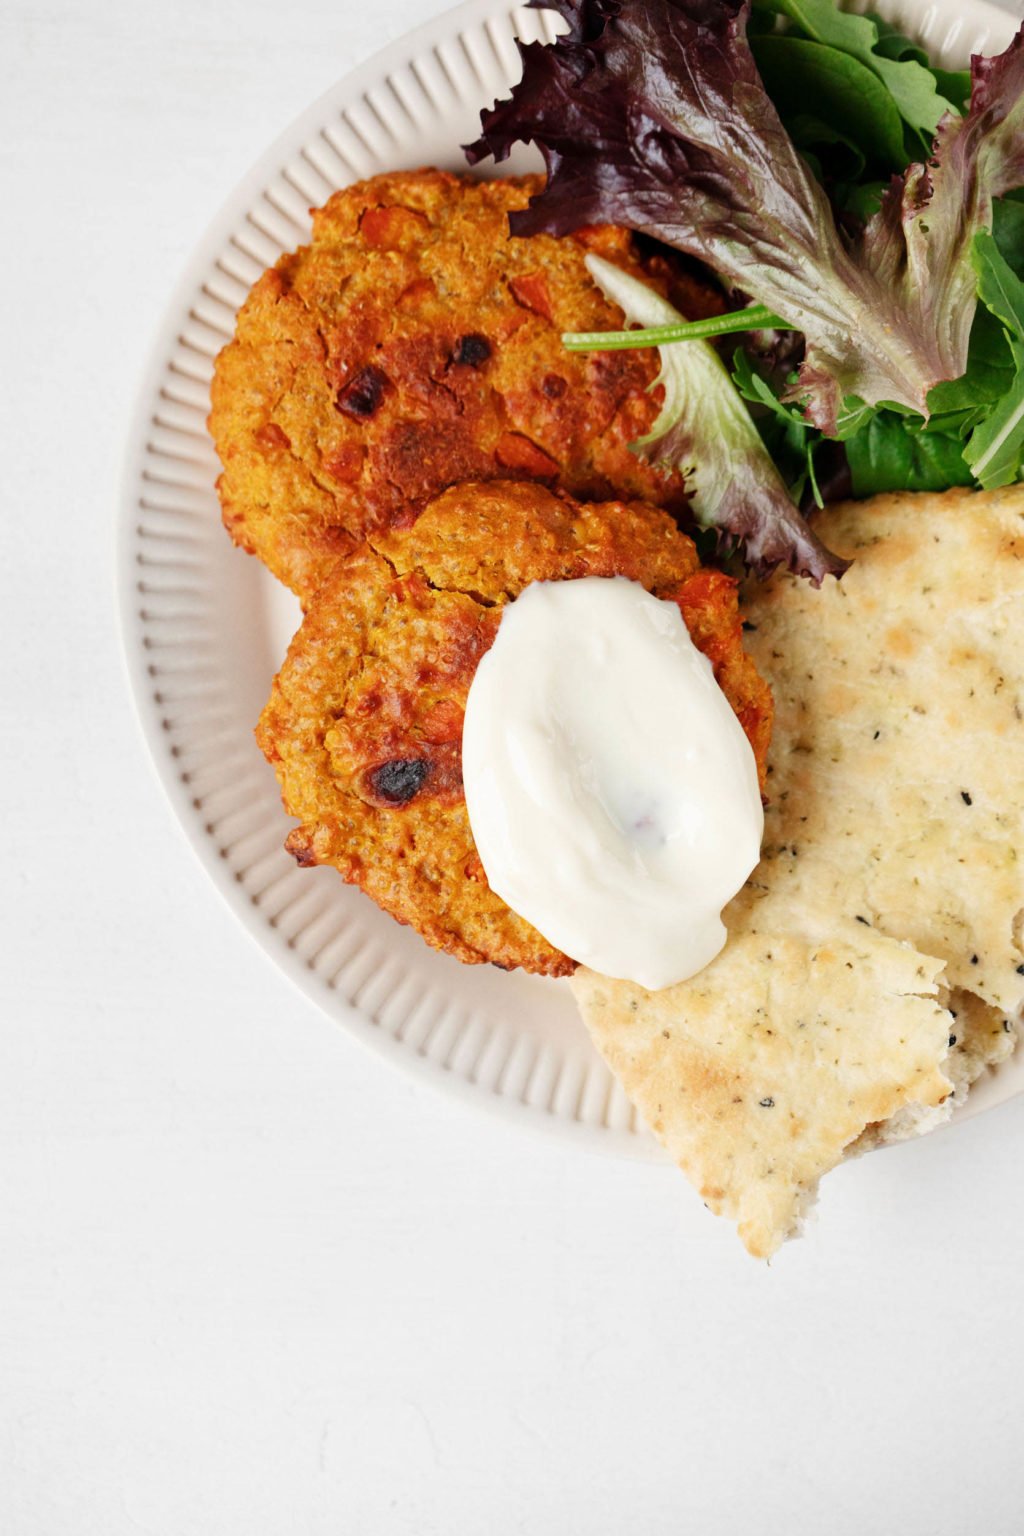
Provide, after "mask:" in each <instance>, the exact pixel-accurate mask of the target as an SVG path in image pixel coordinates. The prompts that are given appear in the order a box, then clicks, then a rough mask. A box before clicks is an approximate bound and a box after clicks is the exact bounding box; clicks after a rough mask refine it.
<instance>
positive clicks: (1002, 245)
mask: <svg viewBox="0 0 1024 1536" xmlns="http://www.w3.org/2000/svg"><path fill="white" fill-rule="evenodd" d="M992 236H993V238H994V240H995V242H996V245H998V247H999V254H1000V255H1001V256H1002V258H1003V260H1004V261H1006V262H1008V263H1009V264H1010V266H1011V267H1012V268H1013V270H1014V272H1016V274H1017V276H1018V277H1024V201H1022V199H1021V194H1020V193H1019V192H1010V193H1008V194H1007V196H1006V197H999V198H997V199H996V201H995V203H994V205H993V208H992Z"/></svg>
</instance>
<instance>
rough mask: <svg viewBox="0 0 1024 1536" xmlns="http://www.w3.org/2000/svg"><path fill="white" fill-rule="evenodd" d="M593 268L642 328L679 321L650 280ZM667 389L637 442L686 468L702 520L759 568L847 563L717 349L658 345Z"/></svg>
mask: <svg viewBox="0 0 1024 1536" xmlns="http://www.w3.org/2000/svg"><path fill="white" fill-rule="evenodd" d="M586 262H587V267H588V268H589V270H590V274H591V276H592V277H593V278H594V281H595V282H596V283H597V285H598V287H599V288H600V289H601V291H602V292H603V293H604V295H605V297H606V298H608V299H610V300H611V302H612V303H614V304H617V305H618V306H619V308H620V309H622V310H623V311H624V313H625V315H626V319H627V320H628V321H630V322H632V323H634V324H637V325H643V326H656V325H672V324H674V323H676V322H678V321H680V320H681V319H682V316H681V315H680V314H679V311H678V310H676V309H674V308H673V307H672V305H671V304H669V303H668V302H667V300H665V299H663V298H662V297H661V296H660V294H657V293H655V292H654V291H653V289H651V288H648V286H647V285H646V283H642V282H640V281H639V280H638V279H637V278H635V277H632V276H631V275H630V274H629V273H627V272H623V271H622V269H621V267H617V266H615V265H614V264H613V263H612V262H609V261H605V260H604V259H603V258H602V257H600V256H588V257H587V258H586ZM658 350H659V355H660V358H661V372H660V374H659V376H658V380H657V383H658V384H660V385H661V387H662V389H663V390H664V396H665V398H664V402H663V404H662V407H661V411H660V412H659V414H658V418H657V420H656V421H655V423H654V426H653V427H652V428H651V430H650V432H648V433H647V435H646V436H645V437H642V438H640V439H639V440H638V441H637V442H636V443H634V444H633V447H634V449H635V450H636V452H638V453H640V454H642V455H643V456H644V457H645V458H647V459H650V460H651V461H652V462H653V463H662V464H666V465H670V466H671V467H672V468H674V469H679V470H681V471H682V473H683V475H684V477H685V479H686V485H687V490H688V491H689V492H690V495H691V503H690V504H691V509H692V511H693V514H694V517H695V518H696V520H697V522H698V523H699V524H700V525H701V526H702V527H705V528H715V529H717V530H718V532H719V534H720V535H725V536H727V539H728V540H730V541H735V542H736V543H737V544H738V545H739V546H740V547H741V549H742V552H743V557H744V559H745V561H746V563H747V564H748V566H750V568H751V569H752V570H755V571H757V572H759V573H760V574H762V575H763V574H767V572H769V571H771V570H774V569H775V568H776V567H777V566H780V565H782V566H786V567H787V568H788V569H789V570H791V571H794V572H795V573H796V574H798V575H802V576H809V577H810V578H811V580H812V581H814V582H815V583H818V584H820V582H821V581H822V579H823V578H824V577H825V576H827V575H833V576H839V575H841V574H842V572H843V571H844V570H845V569H846V563H845V562H844V561H842V560H839V559H838V558H837V557H836V556H835V555H832V554H831V553H830V552H829V551H828V550H827V549H826V548H825V547H824V545H823V544H822V543H821V542H820V540H819V539H818V538H817V537H816V535H815V534H814V533H813V532H812V530H811V528H810V527H809V526H808V524H807V522H806V521H805V519H804V518H803V516H802V515H801V513H800V511H799V510H798V508H797V507H796V505H795V504H794V502H793V500H792V498H791V497H790V495H789V492H788V491H787V489H786V487H785V485H784V483H783V481H782V478H781V476H780V474H779V471H778V470H777V469H776V467H775V465H774V464H773V462H772V460H771V458H770V457H769V454H768V452H767V450H766V448H765V446H764V443H763V442H762V440H761V437H760V434H759V433H758V431H757V428H756V427H755V426H754V423H753V422H752V421H751V419H750V414H749V412H748V411H747V409H746V407H745V406H744V404H743V401H742V400H741V399H740V397H739V395H738V394H737V393H736V390H735V388H734V387H733V384H732V381H731V379H730V378H729V374H728V371H727V370H726V368H725V366H724V365H723V363H722V361H721V359H720V358H719V356H718V353H717V352H716V351H715V350H714V348H713V347H712V346H710V345H709V343H708V342H706V341H679V342H674V343H672V344H671V345H669V346H663V347H660V348H659V349H658Z"/></svg>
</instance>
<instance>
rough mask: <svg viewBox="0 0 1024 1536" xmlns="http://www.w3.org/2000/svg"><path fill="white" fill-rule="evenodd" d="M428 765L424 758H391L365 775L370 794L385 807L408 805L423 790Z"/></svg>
mask: <svg viewBox="0 0 1024 1536" xmlns="http://www.w3.org/2000/svg"><path fill="white" fill-rule="evenodd" d="M429 772H430V763H429V762H428V760H427V759H426V758H425V757H393V758H391V759H390V760H389V761H388V762H386V763H378V764H377V766H376V768H371V769H370V772H369V773H368V774H367V776H366V778H367V783H368V785H369V788H370V792H371V793H372V794H373V796H374V797H375V798H376V799H377V800H383V801H384V802H385V804H387V805H408V803H409V801H410V800H412V799H413V798H414V796H416V795H418V794H419V792H420V790H421V789H422V788H423V785H424V783H425V782H426V778H427V775H428V773H429Z"/></svg>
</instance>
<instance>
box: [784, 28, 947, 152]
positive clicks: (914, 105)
mask: <svg viewBox="0 0 1024 1536" xmlns="http://www.w3.org/2000/svg"><path fill="white" fill-rule="evenodd" d="M756 4H757V7H758V9H759V10H762V11H772V12H774V13H775V15H777V16H784V17H785V18H786V19H787V21H788V22H790V23H791V25H792V27H793V29H795V30H796V31H798V32H799V33H800V35H801V36H803V37H805V38H808V39H809V40H811V41H812V42H814V43H819V44H824V45H825V46H827V47H829V48H831V49H833V50H838V51H840V52H842V53H844V54H845V55H846V56H847V57H848V58H850V59H853V60H856V61H857V62H859V63H860V64H861V65H862V66H863V67H864V68H865V69H866V70H868V71H869V72H871V73H872V74H873V75H875V76H876V78H877V79H878V80H879V81H880V82H881V84H882V85H883V87H884V88H885V93H886V95H887V96H888V97H889V100H890V102H891V104H892V107H893V109H894V111H895V112H896V113H897V114H898V115H899V117H900V118H902V120H903V122H905V123H906V124H907V125H908V126H909V127H910V128H912V129H916V130H917V143H916V146H915V147H914V149H912V152H911V155H908V156H907V157H906V158H907V159H909V158H912V156H913V154H914V153H916V152H919V151H920V150H922V149H923V150H925V151H927V149H928V147H929V145H930V142H931V138H932V135H933V134H934V133H935V130H936V128H938V126H939V123H940V122H941V121H942V118H943V116H944V114H945V113H947V112H955V111H957V107H956V106H955V104H954V102H953V101H951V100H949V99H948V98H947V97H945V96H943V95H942V93H941V92H940V90H939V89H938V85H937V82H936V77H935V75H934V74H933V72H932V71H931V70H930V69H929V68H928V67H927V64H926V60H925V57H924V54H923V53H922V51H921V50H920V49H918V48H915V47H914V46H913V44H911V43H909V42H908V40H907V39H906V38H903V37H901V36H900V35H899V33H897V32H896V30H895V29H894V28H888V27H885V25H884V23H882V24H880V23H879V22H878V21H877V20H876V19H875V18H874V17H869V16H855V15H853V14H851V13H849V12H846V11H840V10H838V9H837V8H836V5H835V3H834V0H756ZM905 163H906V161H905V160H903V161H901V163H900V165H899V166H897V167H896V168H897V169H902V166H903V164H905Z"/></svg>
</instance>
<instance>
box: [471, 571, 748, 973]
mask: <svg viewBox="0 0 1024 1536" xmlns="http://www.w3.org/2000/svg"><path fill="white" fill-rule="evenodd" d="M462 771H463V779H464V783H465V791H466V805H467V807H468V810H469V820H470V825H471V827H472V829H473V837H474V839H475V841H476V847H477V852H478V853H479V855H480V859H481V862H482V863H483V866H484V870H485V872H486V875H487V879H488V882H489V883H490V886H491V889H492V890H493V891H495V892H496V893H497V894H498V895H499V896H500V897H501V898H502V900H503V901H505V902H507V903H508V905H509V906H510V907H511V908H512V910H513V911H514V912H517V913H518V914H519V915H520V917H523V918H525V919H526V920H527V922H530V923H532V924H533V926H534V927H535V928H536V929H538V930H539V932H540V933H542V934H543V936H544V937H545V938H546V939H547V940H548V942H549V943H551V944H553V945H555V946H556V948H558V949H560V950H562V951H563V952H564V953H565V954H567V955H569V956H570V957H571V958H572V959H573V960H578V961H580V962H582V963H583V964H585V965H588V966H590V967H591V968H592V969H593V970H595V971H600V972H601V973H602V974H603V975H605V976H611V977H615V978H617V979H619V980H623V981H634V982H637V983H639V984H640V985H641V986H643V987H648V988H650V989H651V990H654V989H656V988H659V987H667V986H671V985H672V984H673V983H674V982H677V981H683V980H685V979H686V978H687V977H688V976H693V975H694V974H695V973H696V972H697V971H699V970H701V969H703V967H704V966H705V965H707V964H708V963H709V962H710V961H711V960H713V959H714V957H715V955H717V954H718V952H719V950H720V949H721V948H722V946H723V944H724V943H725V938H726V932H725V926H724V924H723V923H722V919H721V912H722V908H723V907H724V906H725V904H726V903H727V902H728V901H729V900H731V898H732V897H733V896H734V895H735V894H736V892H737V891H738V890H739V889H740V887H741V886H742V884H743V882H744V881H745V880H746V878H747V876H748V875H749V874H750V872H751V871H752V870H753V868H754V866H755V865H756V864H757V861H758V858H759V856H760V848H761V837H762V834H763V831H764V816H763V813H762V809H761V795H760V792H759V789H758V782H757V766H756V763H755V761H754V754H753V751H752V749H751V746H750V743H749V742H748V740H747V738H746V736H745V735H744V733H743V729H742V727H741V726H740V723H739V721H738V720H737V719H736V716H735V714H734V713H733V711H732V708H731V707H730V705H729V701H728V700H727V699H726V697H725V695H724V694H723V693H722V690H721V689H720V688H719V686H718V684H717V683H716V682H715V679H714V676H713V674H712V670H711V664H710V662H709V661H708V660H707V658H706V657H705V656H703V655H702V654H701V652H700V651H698V650H697V648H696V646H695V645H694V644H693V641H692V640H691V639H690V636H689V633H688V631H687V629H686V625H685V624H684V623H683V619H682V615H681V613H680V612H679V609H678V608H677V607H676V605H675V604H674V603H669V602H663V601H661V600H660V599H659V598H656V597H652V596H651V594H650V593H649V592H647V591H646V590H645V589H644V588H643V587H642V586H640V585H639V584H638V583H637V582H634V581H628V580H626V579H625V578H624V577H611V578H602V577H585V578H583V579H581V580H578V581H552V582H535V583H533V585H531V586H529V587H527V588H526V589H525V590H524V592H523V593H522V595H521V596H520V597H518V598H517V599H516V600H515V602H513V603H510V604H509V605H508V606H507V607H506V608H505V609H504V611H503V613H502V618H501V623H500V625H499V628H498V634H497V638H496V639H495V642H494V644H493V645H492V647H491V649H490V650H489V651H488V652H487V654H486V655H485V656H484V657H483V659H482V661H481V662H480V665H479V667H478V668H477V672H476V676H475V677H474V679H473V683H472V686H471V688H470V691H469V699H468V701H467V705H466V718H465V725H464V727H463V737H462Z"/></svg>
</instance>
